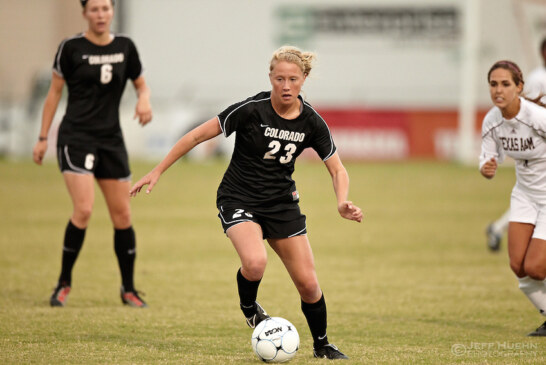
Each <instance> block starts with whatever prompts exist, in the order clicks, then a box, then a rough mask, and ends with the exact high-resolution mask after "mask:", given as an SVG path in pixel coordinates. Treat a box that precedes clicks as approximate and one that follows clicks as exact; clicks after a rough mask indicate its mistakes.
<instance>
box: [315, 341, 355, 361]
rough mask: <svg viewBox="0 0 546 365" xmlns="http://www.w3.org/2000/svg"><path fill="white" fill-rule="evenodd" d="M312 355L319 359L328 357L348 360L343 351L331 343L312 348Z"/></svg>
mask: <svg viewBox="0 0 546 365" xmlns="http://www.w3.org/2000/svg"><path fill="white" fill-rule="evenodd" d="M313 355H314V356H315V357H318V358H319V359H330V360H348V359H349V357H348V356H347V355H345V354H344V353H343V352H341V351H339V350H338V348H337V347H336V346H335V345H332V344H331V343H329V344H326V345H324V346H321V347H318V348H316V349H313Z"/></svg>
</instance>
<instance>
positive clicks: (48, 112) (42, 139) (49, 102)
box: [32, 72, 64, 165]
mask: <svg viewBox="0 0 546 365" xmlns="http://www.w3.org/2000/svg"><path fill="white" fill-rule="evenodd" d="M63 87H64V79H63V78H62V77H60V76H58V75H57V74H56V73H55V72H53V76H52V77H51V86H50V87H49V91H48V92H47V96H46V100H45V103H44V110H43V112H42V127H41V129H40V136H39V137H38V142H36V145H35V146H34V150H33V152H32V158H33V160H34V162H36V163H37V164H38V165H41V164H42V160H43V158H44V155H45V153H46V151H47V135H48V133H49V128H51V123H52V122H53V117H54V116H55V112H56V111H57V106H58V105H59V100H61V96H62V94H63Z"/></svg>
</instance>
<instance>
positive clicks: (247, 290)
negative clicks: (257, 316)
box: [237, 269, 262, 317]
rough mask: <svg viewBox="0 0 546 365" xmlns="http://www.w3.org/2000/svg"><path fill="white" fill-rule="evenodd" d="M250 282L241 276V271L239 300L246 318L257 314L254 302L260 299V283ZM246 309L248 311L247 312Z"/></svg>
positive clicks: (239, 276) (238, 281)
mask: <svg viewBox="0 0 546 365" xmlns="http://www.w3.org/2000/svg"><path fill="white" fill-rule="evenodd" d="M261 281H262V279H260V280H258V281H250V280H248V279H247V278H245V277H244V276H243V274H241V269H239V271H237V288H238V289H239V300H240V302H241V309H242V310H243V313H244V314H245V316H246V317H250V316H252V315H253V314H254V313H255V308H254V302H256V298H257V297H258V287H259V286H260V282H261ZM245 309H248V310H247V311H245Z"/></svg>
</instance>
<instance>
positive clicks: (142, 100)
mask: <svg viewBox="0 0 546 365" xmlns="http://www.w3.org/2000/svg"><path fill="white" fill-rule="evenodd" d="M133 85H134V87H135V90H136V92H137V95H138V101H137V105H136V108H135V115H134V117H133V119H136V118H138V122H139V123H140V124H141V125H142V126H145V125H146V124H148V123H149V122H151V121H152V105H151V103H150V89H149V88H148V85H146V80H145V79H144V76H139V77H138V78H137V79H136V80H135V81H133Z"/></svg>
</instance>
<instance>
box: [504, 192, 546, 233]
mask: <svg viewBox="0 0 546 365" xmlns="http://www.w3.org/2000/svg"><path fill="white" fill-rule="evenodd" d="M539 200H541V199H532V197H531V196H530V195H529V194H528V193H525V192H523V191H522V190H521V189H519V188H517V187H514V189H513V190H512V197H511V199H510V222H519V223H530V224H533V225H534V226H535V230H534V231H533V238H538V239H541V240H546V203H541V202H539Z"/></svg>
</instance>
